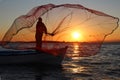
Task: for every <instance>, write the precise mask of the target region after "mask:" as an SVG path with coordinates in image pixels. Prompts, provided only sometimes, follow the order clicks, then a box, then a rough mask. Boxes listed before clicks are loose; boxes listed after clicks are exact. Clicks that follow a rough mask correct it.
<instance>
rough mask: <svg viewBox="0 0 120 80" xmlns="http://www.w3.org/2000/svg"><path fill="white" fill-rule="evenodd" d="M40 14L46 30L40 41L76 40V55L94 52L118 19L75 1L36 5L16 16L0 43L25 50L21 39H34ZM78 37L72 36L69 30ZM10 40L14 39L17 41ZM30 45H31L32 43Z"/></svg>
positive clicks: (113, 29)
mask: <svg viewBox="0 0 120 80" xmlns="http://www.w3.org/2000/svg"><path fill="white" fill-rule="evenodd" d="M39 17H41V18H42V19H43V22H44V24H45V25H46V27H47V31H48V33H51V34H53V36H50V35H44V36H43V40H44V41H64V42H69V41H70V42H72V41H80V42H82V43H81V45H82V47H81V48H80V55H79V56H90V55H94V54H96V53H97V52H98V51H99V50H100V47H101V45H102V43H103V42H104V41H105V38H106V37H107V36H109V35H111V34H112V33H113V32H114V31H115V30H116V29H117V28H118V21H119V19H118V18H116V17H113V16H110V15H108V14H105V13H103V12H99V11H96V10H92V9H89V8H86V7H84V6H82V5H79V4H62V5H54V4H47V5H42V6H37V7H35V8H33V9H32V10H30V11H29V12H28V13H27V14H26V15H22V16H20V17H18V18H16V19H15V20H14V22H13V24H12V25H11V27H10V28H9V30H8V31H7V32H6V34H5V36H4V37H3V39H2V46H3V47H5V48H13V49H27V48H26V47H27V46H24V44H23V43H20V42H18V41H22V42H30V41H35V31H36V27H35V25H36V21H37V19H38V18H39ZM75 31H77V32H79V33H80V34H81V37H79V38H78V39H74V38H73V37H71V33H72V32H75ZM13 42H16V43H17V42H18V43H17V44H16V43H14V45H13ZM32 47H33V45H32Z"/></svg>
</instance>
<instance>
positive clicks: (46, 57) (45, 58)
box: [0, 51, 64, 65]
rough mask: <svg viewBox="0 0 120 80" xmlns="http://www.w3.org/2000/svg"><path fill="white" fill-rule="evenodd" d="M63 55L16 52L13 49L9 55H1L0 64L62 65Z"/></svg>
mask: <svg viewBox="0 0 120 80" xmlns="http://www.w3.org/2000/svg"><path fill="white" fill-rule="evenodd" d="M63 58H64V57H63V56H61V55H59V56H53V55H51V54H46V53H43V52H37V51H34V52H32V53H25V52H24V54H16V52H15V51H12V52H11V54H10V52H9V55H0V64H31V63H32V64H35V63H37V64H49V65H61V63H62V61H63Z"/></svg>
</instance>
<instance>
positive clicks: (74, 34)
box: [72, 32, 81, 41]
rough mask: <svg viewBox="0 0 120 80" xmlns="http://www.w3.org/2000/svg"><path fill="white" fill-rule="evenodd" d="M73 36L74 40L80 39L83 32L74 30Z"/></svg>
mask: <svg viewBox="0 0 120 80" xmlns="http://www.w3.org/2000/svg"><path fill="white" fill-rule="evenodd" d="M72 37H73V39H74V40H76V41H79V40H80V39H81V33H80V32H73V33H72Z"/></svg>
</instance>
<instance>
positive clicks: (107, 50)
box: [0, 44, 120, 80]
mask: <svg viewBox="0 0 120 80" xmlns="http://www.w3.org/2000/svg"><path fill="white" fill-rule="evenodd" d="M72 46H73V47H75V46H74V45H72ZM78 46H79V45H78ZM1 51H2V52H3V49H1ZM5 51H6V50H5ZM74 51H75V50H74ZM18 52H19V51H18ZM0 80H120V44H105V45H103V46H102V49H101V51H100V53H99V54H97V55H95V56H91V57H80V58H78V57H74V58H71V59H68V58H65V59H64V61H63V63H62V67H55V66H53V67H50V66H40V65H0Z"/></svg>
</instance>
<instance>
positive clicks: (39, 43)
mask: <svg viewBox="0 0 120 80" xmlns="http://www.w3.org/2000/svg"><path fill="white" fill-rule="evenodd" d="M43 33H45V34H47V28H46V26H45V24H44V23H43V22H42V18H39V19H38V22H37V24H36V34H35V39H36V48H41V47H42V36H43Z"/></svg>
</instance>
